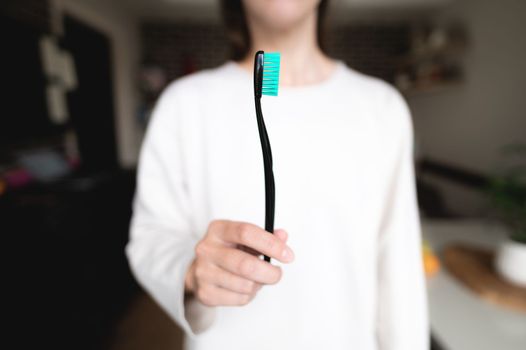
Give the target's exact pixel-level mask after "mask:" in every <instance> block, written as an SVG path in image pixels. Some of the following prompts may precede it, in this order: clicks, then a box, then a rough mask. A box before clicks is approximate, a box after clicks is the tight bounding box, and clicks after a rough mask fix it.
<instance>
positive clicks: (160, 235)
mask: <svg viewBox="0 0 526 350" xmlns="http://www.w3.org/2000/svg"><path fill="white" fill-rule="evenodd" d="M180 100H181V99H180V98H179V97H178V92H177V83H175V86H174V85H172V86H170V87H168V88H167V89H166V90H165V92H164V93H163V94H162V95H161V97H160V98H159V100H158V102H157V104H156V106H155V108H154V111H153V113H152V116H151V120H150V123H149V126H148V130H147V132H146V135H145V138H144V142H143V145H142V148H141V154H140V158H139V167H138V172H137V188H136V192H135V197H134V202H133V216H132V220H131V225H130V236H129V242H128V244H127V246H126V255H127V257H128V261H129V263H130V267H131V270H132V272H133V274H134V276H135V278H136V279H137V281H138V282H139V284H140V285H141V286H142V287H143V288H144V289H145V290H146V291H147V292H148V293H149V294H150V295H151V296H152V298H153V299H154V300H155V301H156V302H157V303H158V304H159V305H160V306H161V307H162V308H163V309H164V310H165V311H166V312H167V314H168V315H169V316H170V317H171V318H172V319H173V320H174V321H175V322H176V323H177V324H178V325H179V326H180V327H181V328H182V329H183V331H184V332H185V333H186V334H188V335H189V336H191V337H195V336H196V335H197V334H198V333H200V332H203V331H205V330H206V329H207V328H208V327H209V326H210V325H211V323H212V322H213V319H214V315H215V314H214V309H213V308H210V307H207V306H205V305H203V304H201V303H199V302H197V300H195V298H185V295H184V281H185V275H186V272H187V270H188V268H189V266H190V264H191V262H192V261H193V259H194V257H195V250H194V248H195V245H196V244H197V242H198V240H199V236H201V235H199V234H198V233H197V232H193V230H192V224H191V212H190V209H189V208H190V205H189V194H188V192H187V187H186V184H185V177H184V171H183V170H184V162H183V155H184V150H183V148H182V142H181V138H180V137H179V135H180V134H181V130H180V118H181V117H182V116H181V115H180V113H179V112H178V103H179V102H178V101H180Z"/></svg>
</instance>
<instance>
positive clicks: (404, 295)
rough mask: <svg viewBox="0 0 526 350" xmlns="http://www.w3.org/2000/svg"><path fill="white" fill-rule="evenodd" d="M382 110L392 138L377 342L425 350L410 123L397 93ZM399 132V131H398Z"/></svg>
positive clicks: (424, 306)
mask: <svg viewBox="0 0 526 350" xmlns="http://www.w3.org/2000/svg"><path fill="white" fill-rule="evenodd" d="M393 92H394V91H393ZM383 113H385V114H386V118H388V119H389V120H390V121H389V123H391V124H392V126H393V127H392V128H390V130H391V132H393V133H394V134H395V135H396V137H394V138H393V139H394V140H395V142H396V146H395V147H396V150H397V151H396V153H395V154H396V156H395V161H394V162H393V163H392V164H393V165H394V166H393V167H392V169H393V171H392V173H391V176H390V179H389V181H390V185H389V187H388V192H387V197H386V206H385V208H384V214H383V220H382V223H381V229H380V232H379V249H378V254H379V255H378V264H379V265H378V318H377V321H378V323H377V330H378V334H377V335H378V343H379V348H380V349H382V350H386V349H393V350H394V349H396V350H424V349H425V350H428V349H429V325H428V313H427V298H426V289H425V277H424V272H423V267H422V257H421V256H422V255H421V237H420V235H421V230H420V218H419V211H418V204H417V197H416V188H415V175H414V163H413V142H414V141H413V125H412V121H411V116H410V112H409V109H408V108H407V105H406V103H405V101H404V100H403V98H402V97H401V96H400V94H399V93H398V92H394V93H392V94H391V96H390V97H389V98H388V102H387V104H386V106H385V109H384V111H383ZM396 130H398V131H396Z"/></svg>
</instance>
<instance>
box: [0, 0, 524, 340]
mask: <svg viewBox="0 0 526 350" xmlns="http://www.w3.org/2000/svg"><path fill="white" fill-rule="evenodd" d="M0 11H1V12H0V25H1V30H0V37H1V40H0V43H1V45H2V49H1V54H0V70H1V72H0V77H1V78H0V79H1V82H2V84H1V85H2V88H1V90H2V94H1V101H2V103H1V105H0V106H1V108H0V115H1V117H0V232H1V233H2V238H3V244H2V246H3V251H4V252H5V253H4V254H3V257H4V258H3V260H4V261H5V263H4V267H3V269H4V270H5V274H4V275H5V276H7V278H6V279H5V281H4V282H3V284H2V285H3V289H4V290H5V291H6V292H7V293H5V294H6V296H7V298H8V299H6V302H5V310H6V311H7V315H6V318H5V319H6V320H8V322H9V324H10V326H9V328H8V330H9V331H8V332H7V333H8V334H7V335H8V337H11V336H12V337H13V338H14V339H16V342H17V343H16V344H18V346H16V347H15V348H21V349H22V348H30V347H31V348H33V347H34V346H39V347H51V348H54V349H66V348H67V349H179V348H180V346H181V339H182V334H181V331H180V330H179V329H178V328H177V327H176V326H175V325H174V324H173V323H172V321H171V320H170V319H169V318H168V317H167V316H166V315H165V314H164V313H163V312H162V311H161V310H160V309H159V308H158V307H157V306H156V304H155V303H154V302H153V301H152V300H151V299H150V298H149V297H147V296H146V295H145V294H144V292H142V291H141V288H140V287H139V286H138V285H137V284H136V282H135V281H134V279H133V277H132V275H131V273H130V270H129V268H128V265H127V261H126V258H125V255H124V246H125V244H126V242H127V239H128V225H129V220H130V216H131V201H132V198H133V193H134V186H135V170H136V165H137V158H138V152H139V149H140V145H141V140H142V137H143V134H144V131H145V128H146V126H147V123H148V117H149V113H150V111H151V108H152V107H153V104H154V103H155V101H156V98H157V97H158V96H159V93H160V92H161V91H162V89H163V88H164V87H165V86H166V84H168V83H169V82H170V81H172V80H173V79H176V78H178V77H181V76H183V75H185V74H190V73H192V72H195V71H198V70H201V69H205V68H211V67H216V66H218V65H220V64H221V63H223V62H224V61H225V60H226V59H227V53H228V52H227V41H226V36H225V32H224V29H223V27H222V23H221V16H220V12H219V6H218V2H217V1H216V0H192V1H191V0H114V1H104V0H47V1H46V0H17V1H14V0H3V1H2V4H1V5H0ZM525 34H526V2H525V1H523V0H500V1H495V0H334V1H333V2H332V4H331V8H330V14H329V26H328V28H327V38H326V46H327V48H328V51H329V52H330V53H331V54H332V56H333V57H335V58H338V59H341V60H343V61H344V62H346V63H347V64H348V65H349V66H350V67H352V68H354V69H357V70H359V71H361V72H364V73H367V74H370V75H373V76H376V77H379V78H381V79H384V80H386V81H388V82H390V83H391V84H393V85H395V86H396V87H397V88H398V89H399V90H400V91H401V92H402V93H403V94H404V96H405V98H406V100H407V101H408V103H409V106H410V108H411V111H412V117H413V124H414V128H415V152H414V155H415V170H416V175H417V189H418V199H419V206H420V210H421V217H422V232H423V236H424V244H423V248H422V258H423V261H424V264H425V267H426V273H427V277H428V281H427V282H428V283H427V284H428V294H429V305H430V314H431V325H430V327H431V330H432V333H433V349H451V350H470V349H497V348H498V349H524V348H525V347H526V276H525V273H526V189H525V188H526V187H525V186H526V185H525V179H526V175H525V174H526V98H525V95H524V93H525V91H526V67H525V63H526V40H525V39H524V35H525Z"/></svg>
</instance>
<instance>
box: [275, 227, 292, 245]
mask: <svg viewBox="0 0 526 350" xmlns="http://www.w3.org/2000/svg"><path fill="white" fill-rule="evenodd" d="M274 235H276V237H278V238H279V239H281V240H282V241H283V242H285V243H286V242H287V239H288V238H289V234H288V233H287V231H285V230H284V229H282V228H278V229H275V230H274Z"/></svg>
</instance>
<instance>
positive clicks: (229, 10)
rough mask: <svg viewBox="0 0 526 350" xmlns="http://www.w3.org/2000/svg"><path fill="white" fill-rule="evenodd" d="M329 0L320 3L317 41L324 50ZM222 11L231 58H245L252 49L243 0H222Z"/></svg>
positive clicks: (235, 59)
mask: <svg viewBox="0 0 526 350" xmlns="http://www.w3.org/2000/svg"><path fill="white" fill-rule="evenodd" d="M328 4H329V0H321V2H320V4H319V5H318V23H317V29H316V32H317V41H318V46H319V47H320V48H321V50H322V51H324V52H326V50H325V30H326V27H325V26H326V24H325V18H326V14H327V6H328ZM221 13H222V16H223V22H224V25H225V27H226V35H227V39H228V41H229V44H230V58H231V59H232V60H234V61H239V60H241V59H243V58H244V57H245V56H246V55H247V54H248V53H249V51H250V49H251V47H250V45H251V43H250V32H249V29H248V24H247V19H246V16H245V9H244V8H243V3H242V0H221Z"/></svg>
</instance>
